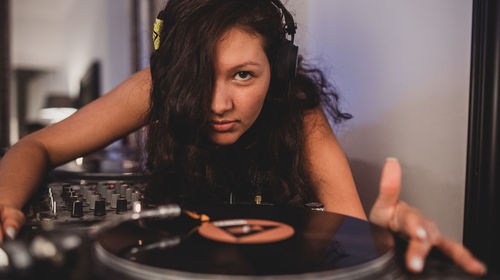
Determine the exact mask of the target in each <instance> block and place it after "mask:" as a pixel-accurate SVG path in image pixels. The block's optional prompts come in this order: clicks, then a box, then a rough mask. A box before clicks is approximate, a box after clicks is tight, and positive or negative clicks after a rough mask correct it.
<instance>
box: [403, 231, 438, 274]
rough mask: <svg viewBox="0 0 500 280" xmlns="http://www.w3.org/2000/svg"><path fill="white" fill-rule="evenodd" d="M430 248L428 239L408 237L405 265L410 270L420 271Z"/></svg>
mask: <svg viewBox="0 0 500 280" xmlns="http://www.w3.org/2000/svg"><path fill="white" fill-rule="evenodd" d="M431 248H432V244H431V243H430V242H429V241H428V240H418V239H413V238H412V239H410V241H409V242H408V248H407V249H406V267H407V268H408V269H409V270H410V271H412V272H415V273H418V272H421V271H422V269H423V268H424V263H425V258H426V257H427V254H429V251H430V250H431Z"/></svg>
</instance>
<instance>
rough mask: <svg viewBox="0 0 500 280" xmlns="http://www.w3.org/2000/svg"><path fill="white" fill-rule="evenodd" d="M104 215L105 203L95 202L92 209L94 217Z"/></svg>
mask: <svg viewBox="0 0 500 280" xmlns="http://www.w3.org/2000/svg"><path fill="white" fill-rule="evenodd" d="M104 215H106V203H105V201H104V200H102V199H100V200H96V201H95V208H94V216H104Z"/></svg>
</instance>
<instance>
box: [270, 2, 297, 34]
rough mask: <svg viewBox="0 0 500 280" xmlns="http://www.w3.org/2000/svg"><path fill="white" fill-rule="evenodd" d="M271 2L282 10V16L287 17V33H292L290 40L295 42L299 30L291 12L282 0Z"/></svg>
mask: <svg viewBox="0 0 500 280" xmlns="http://www.w3.org/2000/svg"><path fill="white" fill-rule="evenodd" d="M271 3H272V4H273V5H274V6H276V8H278V9H279V10H280V11H281V14H282V16H283V17H284V18H285V33H288V35H290V37H291V38H292V39H291V40H290V41H291V42H292V43H293V41H294V39H295V33H296V31H297V25H296V24H295V22H294V21H293V16H292V14H290V12H289V11H288V10H287V9H286V8H285V6H284V5H283V3H281V1H280V0H271Z"/></svg>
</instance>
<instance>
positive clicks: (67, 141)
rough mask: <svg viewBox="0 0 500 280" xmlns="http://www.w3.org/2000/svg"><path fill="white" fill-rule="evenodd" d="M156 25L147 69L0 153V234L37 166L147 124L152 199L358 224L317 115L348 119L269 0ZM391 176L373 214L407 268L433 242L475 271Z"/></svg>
mask: <svg viewBox="0 0 500 280" xmlns="http://www.w3.org/2000/svg"><path fill="white" fill-rule="evenodd" d="M160 17H161V20H163V27H162V28H161V31H160V30H157V31H158V34H157V35H158V36H159V41H158V49H157V50H155V51H154V53H153V54H152V57H151V68H150V69H144V70H142V71H140V72H138V73H137V74H135V75H133V76H132V77H130V78H129V79H128V80H126V81H125V82H123V83H122V84H121V85H119V86H118V87H117V88H115V89H114V90H112V91H111V92H109V93H108V94H106V95H104V96H103V97H101V98H99V99H98V100H96V101H95V102H93V103H91V104H90V105H88V106H86V107H84V108H82V109H81V110H79V111H78V112H77V113H75V114H74V115H73V116H71V117H69V118H68V119H66V120H64V121H62V122H60V123H57V124H55V125H52V126H50V127H47V128H45V129H42V130H40V131H38V132H35V133H33V134H32V135H29V136H27V137H25V138H23V139H22V140H21V141H19V142H18V143H17V144H16V145H14V146H13V147H12V148H11V149H10V150H9V152H8V153H7V154H6V155H5V156H4V158H3V159H2V161H1V163H0V193H1V194H2V195H1V196H0V217H1V229H2V230H1V231H0V239H1V238H3V236H6V237H7V238H13V237H14V236H15V234H16V232H17V231H18V229H19V227H20V226H21V225H22V224H23V222H24V216H23V214H22V213H21V212H20V210H19V209H21V207H22V206H23V204H24V203H25V202H26V201H27V199H28V198H29V197H30V195H31V194H32V193H33V191H34V190H35V189H36V186H37V185H38V184H39V182H40V180H41V178H42V176H43V175H44V173H45V172H46V170H48V169H50V168H52V167H54V166H57V165H60V164H62V163H64V162H67V161H69V160H71V159H74V158H76V157H78V156H81V155H85V154H87V153H89V152H91V151H94V150H97V149H99V148H102V147H104V146H106V145H107V144H109V143H111V142H113V141H115V140H116V139H119V138H120V137H122V136H124V135H127V134H128V133H130V132H132V131H134V130H136V129H138V128H140V127H142V126H144V125H146V126H147V128H148V139H147V143H146V148H147V152H148V158H147V170H146V171H147V173H148V174H149V178H150V182H149V184H148V188H147V193H146V197H147V199H148V200H149V201H150V202H154V203H165V202H170V201H175V202H178V203H181V204H184V205H190V204H191V205H193V204H200V203H225V202H227V201H228V200H229V197H231V198H232V199H233V201H236V202H251V201H253V200H254V198H255V196H260V197H262V200H263V201H264V202H266V201H267V202H270V203H274V204H291V205H298V206H301V205H303V204H304V203H305V202H308V201H320V202H322V203H323V204H324V206H325V209H326V210H328V211H332V212H337V213H342V214H346V215H350V216H354V217H358V218H361V219H366V216H365V213H364V212H363V209H362V206H361V203H360V200H359V197H358V194H357V191H356V187H355V185H354V182H353V179H352V175H351V172H350V169H349V166H348V163H347V160H346V158H345V156H344V154H343V152H342V149H341V148H340V146H339V144H338V142H337V140H336V138H335V135H334V134H333V132H332V130H331V128H330V125H329V123H328V120H327V117H326V115H325V112H326V113H327V114H328V115H329V116H330V117H331V119H333V120H334V121H336V122H339V121H342V120H344V119H347V118H349V117H350V116H349V115H348V114H345V113H342V112H341V111H340V110H339V107H338V104H337V99H338V96H337V95H336V94H335V92H334V91H333V90H332V89H331V87H330V86H329V85H328V83H327V82H326V80H325V79H324V77H323V75H322V74H321V72H320V71H319V70H316V69H314V68H311V67H308V66H306V65H305V64H304V62H303V61H302V59H301V58H299V63H298V65H297V67H295V66H294V65H293V62H294V61H295V59H294V55H295V53H294V52H295V51H296V50H295V49H294V47H293V46H292V44H291V42H290V41H288V40H287V37H288V38H289V37H291V36H293V27H294V24H293V23H292V19H291V16H290V15H289V14H288V12H287V11H286V10H285V9H284V7H282V4H281V3H280V2H279V1H271V0H252V1H248V0H170V1H168V4H167V6H166V8H165V10H163V11H162V13H161V16H160ZM284 19H285V20H284ZM287 33H288V34H287ZM290 64H292V65H290ZM295 69H296V73H294V72H295ZM75 128H78V129H75ZM400 176H401V172H400V169H399V164H398V163H397V160H395V159H388V160H387V163H386V166H385V167H384V171H383V174H382V180H381V184H380V195H379V198H378V200H377V201H376V203H375V206H374V207H373V209H372V211H371V214H370V219H371V221H372V222H374V223H377V224H379V225H381V226H383V227H387V228H389V229H391V230H393V231H395V232H401V233H403V234H406V235H407V236H409V238H410V243H409V247H408V252H407V265H408V267H409V269H411V270H413V271H415V272H418V271H420V270H422V268H423V263H424V262H423V259H424V258H425V256H426V254H427V253H428V251H429V250H430V248H431V247H432V246H437V247H439V248H440V249H442V250H443V251H444V252H445V253H447V254H448V255H450V256H451V257H452V258H453V259H454V260H455V261H456V262H457V263H459V264H460V265H462V266H463V267H464V269H465V270H467V271H469V272H471V273H476V274H482V273H484V272H485V267H484V266H483V265H482V264H481V263H480V262H479V261H477V260H476V259H475V258H474V257H473V256H472V255H471V254H470V253H469V252H468V251H467V250H466V249H464V248H463V247H462V246H461V245H459V244H457V243H455V242H453V241H451V240H449V239H446V238H444V237H442V236H440V234H439V231H438V230H437V228H436V226H435V225H434V224H433V223H432V222H430V221H428V220H426V219H425V218H424V217H422V215H421V214H420V213H419V212H418V211H417V210H416V209H414V208H411V207H409V206H407V205H406V204H405V203H403V202H400V201H398V194H399V187H400Z"/></svg>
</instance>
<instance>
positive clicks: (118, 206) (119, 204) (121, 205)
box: [116, 198, 127, 214]
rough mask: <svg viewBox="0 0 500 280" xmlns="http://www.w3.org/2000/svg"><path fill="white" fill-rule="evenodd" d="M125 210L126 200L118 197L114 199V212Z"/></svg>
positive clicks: (118, 212)
mask: <svg viewBox="0 0 500 280" xmlns="http://www.w3.org/2000/svg"><path fill="white" fill-rule="evenodd" d="M123 212H127V200H126V199H125V198H120V199H118V200H117V201H116V214H120V213H123Z"/></svg>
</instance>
